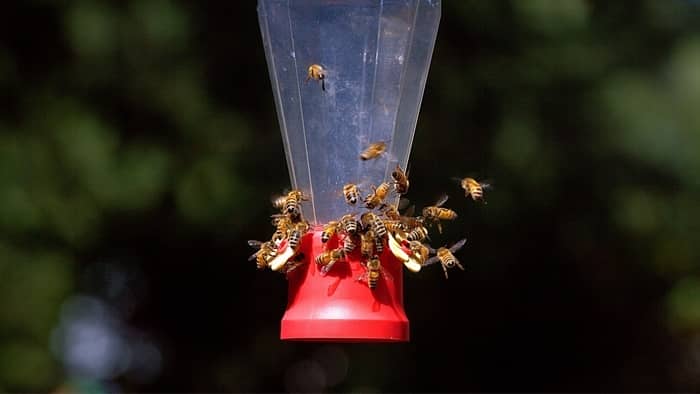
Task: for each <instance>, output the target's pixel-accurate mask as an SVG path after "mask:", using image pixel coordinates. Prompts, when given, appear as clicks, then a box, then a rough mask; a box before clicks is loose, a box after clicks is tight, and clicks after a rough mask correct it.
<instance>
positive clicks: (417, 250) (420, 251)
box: [409, 241, 430, 264]
mask: <svg viewBox="0 0 700 394" xmlns="http://www.w3.org/2000/svg"><path fill="white" fill-rule="evenodd" d="M409 249H411V252H413V254H414V255H415V256H416V260H418V262H419V263H420V264H425V262H426V261H427V260H428V256H429V255H430V248H429V247H427V246H425V245H424V244H422V243H421V242H419V241H410V242H409Z"/></svg>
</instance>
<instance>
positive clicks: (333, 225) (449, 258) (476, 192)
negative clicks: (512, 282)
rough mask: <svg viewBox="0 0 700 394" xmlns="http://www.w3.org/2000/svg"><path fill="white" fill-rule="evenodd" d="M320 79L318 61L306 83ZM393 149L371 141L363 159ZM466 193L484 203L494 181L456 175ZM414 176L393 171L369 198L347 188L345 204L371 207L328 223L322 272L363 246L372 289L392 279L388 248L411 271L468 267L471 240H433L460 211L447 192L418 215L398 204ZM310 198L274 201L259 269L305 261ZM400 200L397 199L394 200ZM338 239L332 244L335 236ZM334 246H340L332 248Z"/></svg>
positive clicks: (364, 278)
mask: <svg viewBox="0 0 700 394" xmlns="http://www.w3.org/2000/svg"><path fill="white" fill-rule="evenodd" d="M311 79H313V80H316V81H319V82H320V85H321V90H322V91H325V90H326V71H325V69H324V68H323V67H322V66H320V65H318V64H312V65H311V66H309V67H308V69H307V77H306V81H305V82H308V81H309V80H311ZM386 149H387V143H386V142H385V141H378V142H374V143H371V144H369V146H368V147H367V148H366V149H365V150H363V151H362V152H361V153H360V155H359V157H360V159H361V160H363V161H367V160H373V159H377V158H379V157H381V156H382V155H383V154H384V153H385V152H386ZM456 180H458V181H459V183H460V185H461V187H462V189H464V191H465V197H469V196H471V198H472V199H473V200H475V201H476V200H482V201H483V191H484V189H486V188H488V187H489V185H488V184H486V183H481V182H478V181H476V180H475V179H473V178H462V179H456ZM408 188H409V180H408V174H407V173H406V172H404V171H403V170H402V169H401V167H400V166H399V165H397V166H396V168H395V169H394V170H393V171H392V173H391V180H390V181H388V182H383V183H381V184H380V185H378V186H375V185H372V186H370V189H371V191H370V192H369V194H368V195H365V196H364V197H363V195H362V193H361V190H360V187H359V186H358V185H356V184H353V183H348V184H346V185H345V186H343V189H342V195H343V197H344V199H345V202H346V203H347V204H348V205H350V206H352V207H361V208H364V209H365V212H363V213H361V214H360V213H358V212H354V213H348V214H346V215H343V216H342V217H341V218H339V219H337V220H334V221H330V222H329V223H327V224H325V225H324V227H323V232H322V233H321V242H322V243H323V244H324V250H323V251H322V252H321V253H320V254H319V255H318V256H316V257H315V258H314V263H315V264H316V265H317V266H318V268H319V271H320V272H321V275H327V274H328V273H329V272H330V271H331V270H332V269H333V266H334V265H335V264H336V262H338V261H342V260H343V259H345V257H346V256H347V255H348V254H350V253H351V252H353V251H355V250H356V249H357V248H359V251H360V255H361V264H362V266H363V267H364V269H365V272H364V273H363V274H362V275H361V276H359V277H358V278H357V280H358V281H361V282H365V283H366V284H367V286H368V287H369V288H370V289H375V288H376V287H377V283H378V281H379V278H380V277H382V276H383V277H384V278H385V280H391V276H390V275H389V273H388V272H386V271H385V270H383V268H382V264H381V261H380V259H379V256H380V255H381V254H382V253H383V251H384V250H385V248H388V249H389V250H390V251H391V253H392V254H393V255H394V256H395V257H396V258H397V259H398V260H400V261H401V262H402V263H403V264H404V266H405V267H406V268H408V269H409V270H410V271H413V272H418V271H420V269H421V268H422V267H426V266H430V265H433V264H436V263H440V265H441V266H442V269H443V271H444V273H445V278H447V277H448V270H449V269H452V268H454V267H458V268H460V269H462V270H464V267H463V266H462V264H461V263H460V262H459V260H458V259H457V258H456V257H455V255H454V254H455V253H456V252H457V251H459V250H460V249H461V248H462V247H463V246H464V244H465V242H466V239H461V240H459V241H458V242H456V243H454V244H453V245H452V246H450V247H447V246H443V247H440V248H438V249H437V250H436V249H433V248H432V247H431V246H430V245H429V244H427V243H426V241H429V240H430V238H429V236H428V228H429V227H433V226H435V227H436V228H437V230H438V231H439V232H440V233H442V222H443V221H452V220H455V219H456V218H457V213H456V212H455V211H453V210H451V209H449V208H446V207H444V206H443V205H444V204H445V202H447V199H448V197H447V195H443V196H442V197H441V198H440V199H438V201H437V202H436V203H435V204H434V205H432V206H428V207H425V208H423V210H422V211H421V214H420V215H419V216H413V206H412V207H410V208H408V209H407V210H406V211H405V212H403V213H401V212H400V210H403V209H404V208H405V205H407V204H406V203H407V202H408V200H406V199H405V198H400V199H399V200H398V201H399V203H398V204H392V203H390V202H388V201H390V200H392V195H394V194H395V195H397V196H403V195H405V194H406V193H407V192H408ZM309 198H310V197H309V196H307V195H305V194H304V193H303V192H302V191H300V190H291V191H289V192H287V193H285V194H284V195H282V196H279V197H277V198H275V199H273V201H272V204H273V206H274V207H275V208H276V209H278V210H279V213H277V214H274V215H272V224H273V226H274V227H275V232H274V233H273V235H272V238H271V239H270V240H268V241H266V242H262V241H256V240H250V241H248V244H249V245H250V246H252V247H254V248H256V249H257V251H256V252H255V253H254V254H253V255H251V256H250V259H249V260H255V261H256V264H257V267H258V268H259V269H264V268H268V267H269V268H270V269H271V270H273V271H278V272H282V273H288V272H290V271H292V270H294V269H296V268H297V267H299V266H300V265H302V264H304V262H305V260H304V256H303V254H302V253H301V252H300V250H299V249H300V248H299V245H300V243H301V239H302V237H303V236H304V234H306V233H307V232H308V231H309V230H310V228H311V226H310V224H309V222H308V221H306V220H305V219H304V218H303V217H302V212H301V203H302V201H308V200H309ZM394 200H395V199H394ZM334 238H335V239H337V242H330V241H331V239H334ZM330 245H334V246H335V247H330Z"/></svg>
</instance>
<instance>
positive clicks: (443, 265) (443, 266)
mask: <svg viewBox="0 0 700 394" xmlns="http://www.w3.org/2000/svg"><path fill="white" fill-rule="evenodd" d="M440 265H441V266H442V270H443V271H445V279H449V277H448V276H447V267H445V264H440Z"/></svg>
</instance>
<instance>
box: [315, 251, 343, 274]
mask: <svg viewBox="0 0 700 394" xmlns="http://www.w3.org/2000/svg"><path fill="white" fill-rule="evenodd" d="M344 257H345V252H344V251H343V249H333V250H328V251H325V252H323V253H321V254H319V255H318V256H317V257H316V264H317V265H318V266H320V267H321V275H326V274H327V273H328V271H330V269H331V268H333V265H334V264H335V262H336V261H338V260H341V259H343V258H344Z"/></svg>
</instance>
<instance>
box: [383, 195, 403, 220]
mask: <svg viewBox="0 0 700 394" xmlns="http://www.w3.org/2000/svg"><path fill="white" fill-rule="evenodd" d="M408 203H409V201H408V199H406V198H402V199H400V200H399V203H398V205H397V204H384V206H383V207H382V213H383V214H384V216H386V217H387V218H388V219H391V220H401V213H399V210H400V209H404V208H406V205H408Z"/></svg>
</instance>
